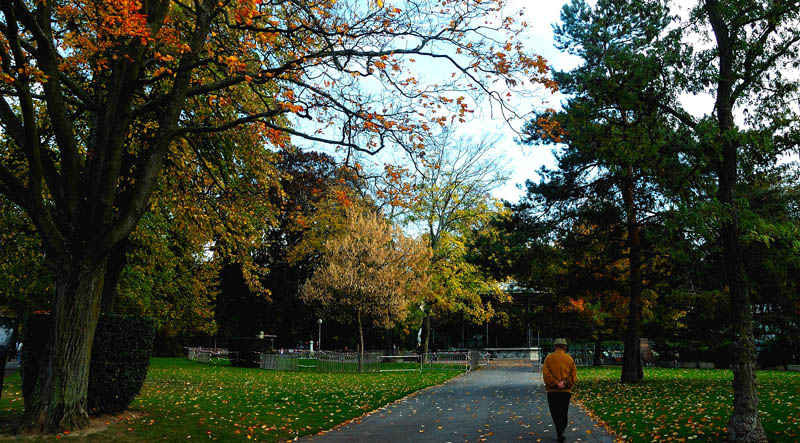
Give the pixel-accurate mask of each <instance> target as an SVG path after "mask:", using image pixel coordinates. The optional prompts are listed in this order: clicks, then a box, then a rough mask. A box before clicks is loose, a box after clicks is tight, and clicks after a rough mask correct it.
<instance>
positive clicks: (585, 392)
mask: <svg viewBox="0 0 800 443" xmlns="http://www.w3.org/2000/svg"><path fill="white" fill-rule="evenodd" d="M620 371H621V370H620V368H579V369H578V385H577V386H576V390H575V398H576V400H578V401H580V402H581V404H583V405H584V406H585V407H586V408H587V409H588V410H590V411H591V413H592V414H593V415H594V416H595V417H596V418H597V419H599V420H601V421H604V422H605V423H606V424H607V425H608V426H609V427H610V428H611V429H612V430H614V431H615V432H616V433H617V435H618V436H620V437H622V438H623V439H624V440H625V441H631V442H652V441H683V440H685V441H711V442H718V441H723V440H724V437H725V429H726V426H727V421H728V418H729V417H730V414H731V411H732V410H733V388H732V386H731V382H732V381H733V372H732V371H730V370H714V369H660V368H646V369H645V373H644V378H645V379H644V381H643V382H642V383H640V384H638V385H622V384H620V383H619V378H620ZM757 383H758V395H759V399H760V402H759V411H760V412H761V422H762V424H763V425H764V429H765V430H766V432H767V436H768V437H769V439H770V441H773V442H796V441H798V440H800V373H797V372H777V371H759V372H758V374H757Z"/></svg>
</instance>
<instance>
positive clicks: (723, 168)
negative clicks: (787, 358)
mask: <svg viewBox="0 0 800 443" xmlns="http://www.w3.org/2000/svg"><path fill="white" fill-rule="evenodd" d="M721 120H722V121H724V122H728V121H729V122H730V123H731V127H732V126H733V125H732V122H733V116H732V115H730V116H729V117H728V119H721ZM721 126H722V125H721ZM737 149H738V145H737V144H736V143H734V142H733V141H731V140H730V139H729V138H725V139H724V141H723V142H722V164H721V165H720V168H719V191H718V192H719V199H720V201H721V202H722V203H723V205H724V206H723V207H724V208H725V209H726V210H727V214H725V215H724V216H723V217H722V219H723V222H722V229H721V232H720V234H721V237H722V249H723V263H724V265H725V277H726V279H727V281H728V288H729V291H730V301H731V324H732V326H733V334H734V342H735V343H736V346H735V350H734V356H735V358H734V366H733V414H732V415H731V418H730V420H729V421H728V441H731V442H741V443H755V442H759V443H760V442H766V441H767V435H766V433H765V432H764V427H763V426H762V425H761V418H760V417H759V415H758V391H757V390H756V346H755V339H754V337H753V314H752V307H751V305H750V294H749V291H748V288H747V279H746V275H745V270H744V261H743V259H742V255H741V247H742V246H741V244H740V242H739V218H738V208H737V206H736V194H735V185H736V181H737V169H736V168H737Z"/></svg>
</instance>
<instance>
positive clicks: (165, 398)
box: [0, 358, 457, 442]
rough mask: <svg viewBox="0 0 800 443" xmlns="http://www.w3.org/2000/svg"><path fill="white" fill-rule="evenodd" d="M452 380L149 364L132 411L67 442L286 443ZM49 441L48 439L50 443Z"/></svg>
mask: <svg viewBox="0 0 800 443" xmlns="http://www.w3.org/2000/svg"><path fill="white" fill-rule="evenodd" d="M456 374H457V372H453V371H448V372H438V371H436V372H423V373H420V372H418V371H417V372H397V373H380V374H317V373H312V372H283V371H265V370H260V369H248V368H234V367H231V366H226V365H208V364H203V363H197V362H191V361H187V360H186V359H181V358H176V359H163V358H154V359H153V360H152V361H151V364H150V369H149V371H148V374H147V381H146V382H145V385H144V387H143V388H142V393H141V394H140V395H139V397H137V398H136V400H134V402H133V404H132V405H131V408H132V409H135V410H137V411H138V412H139V414H137V415H138V417H136V418H134V417H131V416H120V417H116V418H114V417H111V418H108V420H107V422H108V427H107V428H106V429H105V430H103V431H102V432H97V433H93V434H82V435H80V436H76V435H74V433H73V434H65V435H64V437H66V436H69V437H70V438H69V440H70V441H121V442H126V441H186V440H187V439H197V438H202V439H203V440H212V441H248V440H250V439H252V440H255V441H286V440H289V439H293V438H295V437H297V436H303V435H308V434H313V433H316V432H319V431H321V430H324V429H328V428H331V427H333V426H335V425H337V424H339V423H343V422H346V421H348V420H351V419H353V418H356V417H359V416H361V415H363V414H364V413H366V412H369V411H372V410H375V409H377V408H379V407H381V406H383V405H385V404H387V403H390V402H392V401H394V400H396V399H398V398H402V397H404V396H406V395H408V394H410V393H412V392H415V391H417V390H419V389H422V388H425V387H427V386H431V385H436V384H439V383H442V382H443V381H445V380H447V379H449V378H452V377H453V376H455V375H456ZM20 390H21V389H20V385H19V375H18V374H14V375H12V376H10V377H8V378H7V379H6V383H5V386H4V389H3V398H2V400H0V422H2V423H5V424H6V425H7V426H10V425H11V423H12V422H13V421H14V420H13V419H14V418H15V417H17V418H18V417H19V416H20V414H21V413H22V399H21V397H22V396H21V394H20ZM49 439H50V440H52V439H53V437H49Z"/></svg>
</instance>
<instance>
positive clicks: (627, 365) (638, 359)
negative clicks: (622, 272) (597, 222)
mask: <svg viewBox="0 0 800 443" xmlns="http://www.w3.org/2000/svg"><path fill="white" fill-rule="evenodd" d="M627 169H628V170H627V175H626V176H625V177H624V178H623V180H622V181H623V187H622V198H623V201H624V203H625V214H626V224H627V228H628V263H629V268H630V269H629V291H630V292H629V301H628V331H627V333H626V335H625V351H624V353H623V355H622V375H621V377H620V381H621V382H622V383H637V382H639V381H641V380H642V379H643V378H644V371H643V369H642V355H641V343H640V341H639V336H640V335H641V329H642V242H641V238H640V227H639V222H638V220H637V218H636V207H635V203H634V200H633V191H634V190H633V187H634V177H633V167H632V166H631V165H629V166H628V168H627Z"/></svg>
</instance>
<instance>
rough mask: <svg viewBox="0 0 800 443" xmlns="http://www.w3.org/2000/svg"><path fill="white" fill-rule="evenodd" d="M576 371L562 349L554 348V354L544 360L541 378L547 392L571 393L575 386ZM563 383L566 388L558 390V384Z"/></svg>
mask: <svg viewBox="0 0 800 443" xmlns="http://www.w3.org/2000/svg"><path fill="white" fill-rule="evenodd" d="M576 375H577V370H576V369H575V361H574V360H573V359H572V357H570V356H569V354H567V353H566V352H564V350H563V349H560V348H556V350H555V352H553V353H552V354H549V355H548V356H547V358H545V359H544V365H543V366H542V378H543V379H544V387H545V390H547V392H572V387H573V386H575V381H576ZM562 380H563V381H565V382H566V384H567V386H566V387H565V388H564V389H558V382H559V381H562Z"/></svg>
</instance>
